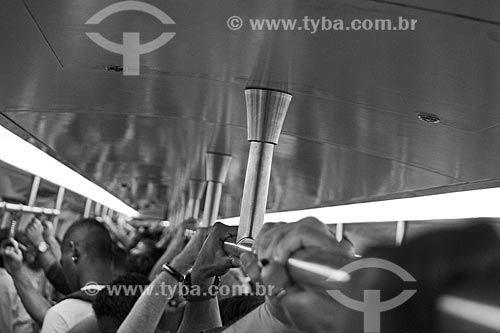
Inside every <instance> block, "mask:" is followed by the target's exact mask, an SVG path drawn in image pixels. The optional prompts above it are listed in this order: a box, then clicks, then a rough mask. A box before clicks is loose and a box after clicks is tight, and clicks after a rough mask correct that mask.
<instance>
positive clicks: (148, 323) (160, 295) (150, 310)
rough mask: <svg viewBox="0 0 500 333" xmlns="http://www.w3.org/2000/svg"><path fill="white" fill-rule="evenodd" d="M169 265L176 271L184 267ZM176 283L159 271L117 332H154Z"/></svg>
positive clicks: (166, 274)
mask: <svg viewBox="0 0 500 333" xmlns="http://www.w3.org/2000/svg"><path fill="white" fill-rule="evenodd" d="M171 266H172V267H173V268H174V269H176V270H178V271H182V270H183V269H184V268H183V267H181V266H180V265H176V263H175V262H172V265H171ZM178 283H179V282H178V281H176V280H175V279H174V278H173V277H172V276H170V275H169V274H168V273H166V272H163V273H161V272H160V274H159V275H158V276H157V277H156V278H155V279H154V281H153V282H151V284H150V285H149V286H148V289H147V290H145V291H144V292H143V293H142V295H141V297H139V299H138V300H137V302H136V303H135V304H134V307H133V308H132V310H131V311H130V313H129V314H128V316H127V318H125V320H124V321H123V323H122V324H121V326H120V328H119V329H118V333H136V332H145V333H146V332H154V331H155V330H156V328H157V326H158V324H159V322H160V319H161V317H162V315H163V314H164V311H165V307H166V305H167V302H168V300H169V299H170V298H171V297H172V296H173V291H174V287H175V286H176V285H178ZM166 315H168V313H167V314H166Z"/></svg>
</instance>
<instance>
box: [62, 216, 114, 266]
mask: <svg viewBox="0 0 500 333" xmlns="http://www.w3.org/2000/svg"><path fill="white" fill-rule="evenodd" d="M71 244H74V246H76V247H77V248H78V249H79V250H80V251H81V252H82V253H83V254H85V255H86V256H87V257H88V258H89V259H92V260H96V261H100V262H108V261H111V260H112V252H111V249H112V242H111V237H110V236H109V232H108V230H107V229H106V227H104V225H103V224H102V223H99V222H98V221H96V220H95V219H83V220H80V221H77V222H75V223H74V224H73V225H72V226H71V227H69V228H68V230H67V231H66V234H65V235H64V239H63V242H62V248H63V252H64V251H65V250H66V251H68V250H71V247H72V245H71Z"/></svg>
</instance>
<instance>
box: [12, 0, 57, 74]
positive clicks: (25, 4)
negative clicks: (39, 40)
mask: <svg viewBox="0 0 500 333" xmlns="http://www.w3.org/2000/svg"><path fill="white" fill-rule="evenodd" d="M21 1H22V3H23V5H24V8H25V9H26V11H27V12H28V14H29V16H30V17H31V20H32V21H33V23H35V26H36V27H37V29H38V31H39V32H40V34H41V35H42V37H43V39H44V41H45V43H46V44H47V46H48V47H49V49H50V51H51V52H52V54H53V55H54V57H55V58H56V60H57V62H58V63H59V66H61V68H64V65H63V63H62V61H61V59H59V57H58V56H57V53H56V51H55V50H54V48H53V47H52V45H51V44H50V42H49V39H48V38H47V36H45V34H44V33H43V30H42V27H41V26H40V24H39V23H38V21H37V20H36V18H35V15H33V12H32V11H31V10H30V8H29V7H28V4H27V3H26V1H25V0H21Z"/></svg>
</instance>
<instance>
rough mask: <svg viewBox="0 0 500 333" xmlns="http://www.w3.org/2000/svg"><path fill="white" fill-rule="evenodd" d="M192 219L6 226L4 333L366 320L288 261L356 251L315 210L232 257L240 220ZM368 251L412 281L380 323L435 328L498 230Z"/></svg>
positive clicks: (225, 328)
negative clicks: (448, 295) (409, 293)
mask: <svg viewBox="0 0 500 333" xmlns="http://www.w3.org/2000/svg"><path fill="white" fill-rule="evenodd" d="M196 222H197V221H196V220H194V219H192V218H190V219H187V220H185V221H183V222H182V223H179V224H178V225H176V226H170V227H161V226H158V227H154V228H139V229H136V228H130V227H128V226H126V223H125V222H124V221H114V220H112V219H110V218H108V217H103V218H95V219H94V218H87V219H81V220H79V221H77V222H75V223H73V224H72V225H71V226H70V227H69V228H68V229H67V231H66V232H65V234H64V237H63V238H62V239H58V238H57V237H56V232H55V230H54V226H53V224H52V223H51V222H50V221H49V220H47V219H38V218H33V219H32V220H31V222H30V223H29V225H28V226H27V227H26V228H25V229H24V230H18V231H17V232H16V233H15V236H14V237H12V234H11V232H9V230H0V253H1V255H0V332H1V333H11V332H13V333H19V332H22V333H32V332H42V333H56V332H57V333H59V332H73V333H75V332H76V333H78V332H103V333H111V332H119V333H137V332H141V333H147V332H347V333H349V332H363V331H364V329H365V327H364V325H365V324H366V323H365V319H366V318H365V317H364V314H363V312H362V311H359V310H355V309H352V308H350V307H349V306H345V304H341V303H340V302H339V301H338V300H337V299H335V298H333V297H332V296H331V294H330V293H329V291H328V290H325V289H322V288H318V287H315V286H311V285H309V284H308V283H307V278H305V279H304V280H297V279H294V276H293V275H290V270H289V269H288V266H287V262H288V259H289V258H290V257H291V256H294V255H295V254H296V253H297V251H301V252H302V253H307V252H308V251H309V252H310V253H315V254H317V255H318V256H327V257H330V258H332V262H335V263H337V266H338V263H343V264H344V263H350V262H355V261H357V260H360V258H359V256H360V253H359V252H357V251H356V249H355V248H354V244H353V243H352V242H351V241H349V239H347V238H345V237H343V238H342V240H341V241H340V242H339V241H338V240H337V239H338V238H339V237H336V235H335V230H334V229H333V228H330V227H329V226H328V225H326V224H324V223H322V222H321V221H318V220H317V219H315V218H306V219H303V220H300V221H298V222H295V223H266V224H264V226H263V227H262V229H261V231H260V233H259V235H258V237H257V238H256V239H255V242H254V243H253V251H252V252H246V253H244V254H242V255H241V256H240V257H239V258H237V257H235V256H230V255H228V254H227V253H226V251H225V250H224V246H223V244H224V241H226V240H228V239H233V238H234V237H235V236H236V234H237V228H236V227H232V226H226V225H224V224H222V223H219V222H217V223H215V224H214V225H213V226H212V227H211V228H197V227H196V226H197V223H196ZM190 230H191V232H190ZM339 239H340V238H339ZM361 255H362V257H363V258H381V259H384V260H387V261H389V262H391V263H394V264H396V265H398V266H400V267H402V268H404V270H406V271H407V272H409V273H410V274H411V275H412V276H413V277H414V278H415V280H416V282H415V284H416V285H414V286H413V289H416V290H417V292H416V293H415V294H414V295H413V297H411V298H410V299H409V300H408V301H407V302H405V303H404V304H402V305H401V306H399V307H397V308H394V309H391V311H386V310H381V311H380V312H381V315H380V318H381V322H380V325H381V327H382V330H381V331H382V332H410V333H411V332H415V333H416V332H419V333H421V332H435V331H436V327H437V322H438V316H437V314H436V313H437V311H436V302H437V299H438V297H439V296H440V295H442V294H443V293H444V292H445V291H446V290H449V288H451V287H453V286H454V285H455V284H456V283H459V282H461V281H464V280H467V279H470V278H475V277H484V276H488V277H492V276H493V277H497V276H498V274H499V272H500V270H499V266H500V260H499V259H500V238H499V236H498V233H497V231H496V229H495V228H494V227H493V226H492V225H490V224H488V223H480V222H478V223H474V224H472V225H469V226H466V227H462V228H457V229H454V230H446V231H437V232H433V233H430V234H427V235H423V236H421V237H419V238H415V239H412V240H410V241H409V242H407V243H406V244H404V245H403V246H401V247H398V248H395V247H384V248H372V249H367V250H365V251H364V253H361ZM336 268H338V267H336ZM396 280H397V281H396ZM396 280H395V278H394V273H391V272H388V271H385V270H382V269H360V270H359V271H358V272H356V273H354V272H353V274H351V276H350V279H349V280H348V281H343V282H339V283H338V289H339V290H340V291H341V292H342V293H343V294H345V295H348V297H349V298H352V299H355V300H359V301H362V300H363V297H364V292H365V291H366V290H380V291H381V293H382V295H383V298H384V299H389V298H391V297H394V296H397V295H398V294H399V293H400V292H401V290H402V289H404V286H402V284H401V283H400V281H399V280H400V279H399V278H398V279H396ZM222 291H224V292H222Z"/></svg>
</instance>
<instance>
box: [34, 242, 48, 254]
mask: <svg viewBox="0 0 500 333" xmlns="http://www.w3.org/2000/svg"><path fill="white" fill-rule="evenodd" d="M36 249H37V250H38V252H39V253H45V252H47V250H48V249H49V244H47V242H45V241H41V242H40V244H38V247H37V248H36Z"/></svg>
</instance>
